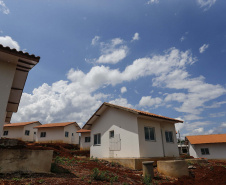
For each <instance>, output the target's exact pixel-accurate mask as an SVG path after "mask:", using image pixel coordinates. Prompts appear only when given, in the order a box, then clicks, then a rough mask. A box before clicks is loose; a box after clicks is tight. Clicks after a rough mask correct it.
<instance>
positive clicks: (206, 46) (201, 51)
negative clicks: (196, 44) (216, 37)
mask: <svg viewBox="0 0 226 185" xmlns="http://www.w3.org/2000/svg"><path fill="white" fill-rule="evenodd" d="M208 47H209V44H203V45H202V46H201V47H200V48H199V52H200V53H203V52H204V51H206V49H207V48H208Z"/></svg>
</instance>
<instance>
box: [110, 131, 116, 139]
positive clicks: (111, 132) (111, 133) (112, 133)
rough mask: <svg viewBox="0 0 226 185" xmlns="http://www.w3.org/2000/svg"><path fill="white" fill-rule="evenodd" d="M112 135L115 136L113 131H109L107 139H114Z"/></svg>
mask: <svg viewBox="0 0 226 185" xmlns="http://www.w3.org/2000/svg"><path fill="white" fill-rule="evenodd" d="M114 135H115V132H114V130H111V131H110V132H109V138H114Z"/></svg>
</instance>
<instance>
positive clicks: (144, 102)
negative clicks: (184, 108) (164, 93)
mask: <svg viewBox="0 0 226 185" xmlns="http://www.w3.org/2000/svg"><path fill="white" fill-rule="evenodd" d="M161 103H162V99H161V98H158V97H157V98H152V97H151V96H143V97H142V98H141V100H140V102H139V106H144V107H145V106H148V107H152V106H153V105H154V106H155V107H158V105H160V104H161Z"/></svg>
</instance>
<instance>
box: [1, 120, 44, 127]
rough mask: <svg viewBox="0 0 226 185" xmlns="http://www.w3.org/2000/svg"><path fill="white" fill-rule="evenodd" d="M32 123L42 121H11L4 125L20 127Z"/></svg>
mask: <svg viewBox="0 0 226 185" xmlns="http://www.w3.org/2000/svg"><path fill="white" fill-rule="evenodd" d="M32 123H40V122H39V121H31V122H20V123H10V124H5V125H4V127H20V126H25V125H30V124H32ZM40 124H41V123H40Z"/></svg>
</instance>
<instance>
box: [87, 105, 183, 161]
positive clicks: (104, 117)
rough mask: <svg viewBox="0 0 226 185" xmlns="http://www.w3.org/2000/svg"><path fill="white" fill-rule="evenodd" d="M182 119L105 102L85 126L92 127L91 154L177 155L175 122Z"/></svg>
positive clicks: (136, 156) (125, 155) (130, 156)
mask: <svg viewBox="0 0 226 185" xmlns="http://www.w3.org/2000/svg"><path fill="white" fill-rule="evenodd" d="M178 122H180V123H182V122H183V121H180V120H177V119H173V118H169V117H165V116H160V115H156V114H152V113H149V112H144V111H140V110H135V109H131V108H127V107H122V106H118V105H113V104H110V103H103V104H102V105H101V106H100V108H99V109H98V110H97V111H96V112H95V113H94V114H93V116H92V117H91V118H90V119H89V120H88V121H87V123H86V124H85V125H84V127H83V129H87V130H91V134H90V135H91V138H92V142H91V147H90V156H93V157H97V158H138V159H139V158H156V157H158V158H159V157H162V158H164V157H178V156H179V152H178V147H177V138H176V131H175V123H178Z"/></svg>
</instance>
